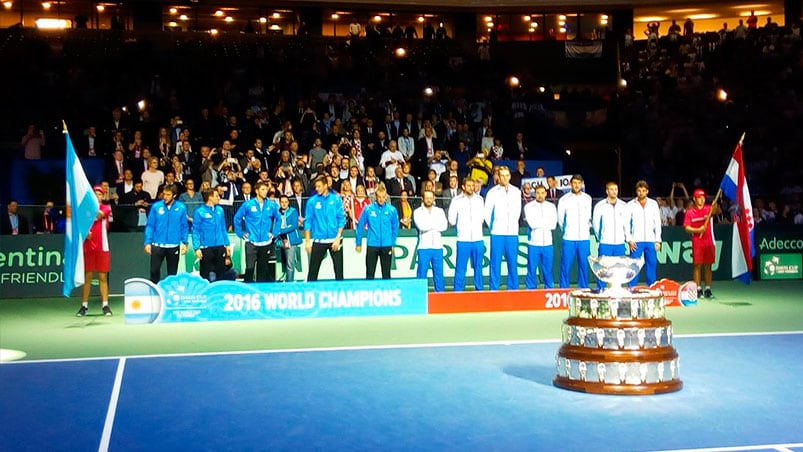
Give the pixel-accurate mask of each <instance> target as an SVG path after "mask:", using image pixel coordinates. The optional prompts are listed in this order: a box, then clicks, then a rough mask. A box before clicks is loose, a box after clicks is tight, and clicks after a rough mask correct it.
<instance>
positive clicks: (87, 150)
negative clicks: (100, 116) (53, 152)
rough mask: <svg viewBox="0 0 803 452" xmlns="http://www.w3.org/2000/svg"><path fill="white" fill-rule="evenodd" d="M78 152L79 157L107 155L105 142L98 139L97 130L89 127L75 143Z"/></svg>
mask: <svg viewBox="0 0 803 452" xmlns="http://www.w3.org/2000/svg"><path fill="white" fill-rule="evenodd" d="M74 143H75V145H76V148H77V150H78V155H80V156H81V157H103V156H104V155H106V149H105V147H106V146H104V144H105V143H103V140H101V139H100V138H98V132H97V128H96V127H95V126H89V127H88V128H87V129H86V132H84V134H83V135H82V136H81V137H80V138H78V139H77V140H75V141H74Z"/></svg>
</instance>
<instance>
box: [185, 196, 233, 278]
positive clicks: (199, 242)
mask: <svg viewBox="0 0 803 452" xmlns="http://www.w3.org/2000/svg"><path fill="white" fill-rule="evenodd" d="M202 195H203V198H204V205H202V206H200V207H198V208H197V209H195V212H193V213H192V247H193V248H194V249H195V257H196V258H198V259H200V260H201V277H202V278H205V279H208V280H209V281H210V282H214V281H215V280H216V279H218V277H219V275H223V274H224V272H226V271H227V268H226V256H231V244H230V242H229V235H228V234H227V233H226V214H225V213H224V212H223V208H222V207H220V206H219V205H218V203H219V202H220V193H218V191H217V190H215V189H213V188H210V189H207V190H204V192H203V194H202ZM212 272H214V276H213V275H212Z"/></svg>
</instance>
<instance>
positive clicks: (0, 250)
mask: <svg viewBox="0 0 803 452" xmlns="http://www.w3.org/2000/svg"><path fill="white" fill-rule="evenodd" d="M731 228H732V226H731V225H717V226H715V234H716V237H717V256H716V262H715V263H714V265H713V270H714V279H716V280H728V279H730V278H731V274H730V272H731V270H730V265H721V263H723V262H724V263H727V262H730V249H731V246H730V240H731V236H732V234H731ZM109 237H110V247H111V257H112V270H111V272H110V273H109V290H110V291H111V293H112V294H119V293H123V285H124V282H125V280H127V279H130V278H136V277H140V278H147V277H148V268H149V256H148V255H146V254H145V253H144V251H143V247H142V234H141V233H112V234H110V236H109ZM230 237H231V239H232V244H233V245H234V248H235V254H234V259H233V261H234V263H235V266H236V267H237V268H238V269H240V270H241V269H242V268H243V267H244V266H243V259H244V255H243V253H242V244H241V243H240V242H239V240H238V239H237V237H235V236H234V235H230ZM554 239H555V264H554V269H553V270H554V274H555V275H557V274H558V271H559V268H560V236H559V233H557V232H556V233H555V236H554ZM663 240H664V242H663V245H662V247H661V250H660V251H659V252H658V277H659V278H668V279H672V280H675V281H687V280H689V279H691V271H692V268H691V241H690V240H689V235H688V234H686V233H685V232H684V231H683V228H681V227H667V228H664V232H663ZM417 241H418V239H417V237H416V235H415V231H414V230H406V231H404V230H403V231H401V233H400V237H399V240H398V242H397V246H396V247H395V248H394V250H393V254H394V261H393V270H392V275H393V278H394V279H398V278H414V277H415V269H416V266H417V263H418V262H417V259H416V244H417ZM63 246H64V236H62V235H58V234H56V235H50V234H43V235H27V236H21V235H20V236H2V238H0V298H10V297H15V298H30V297H57V296H59V295H60V294H61V285H62V253H63ZM756 248H757V251H758V253H759V254H773V255H774V254H789V253H792V254H794V253H797V254H803V228H801V227H799V226H796V227H791V226H789V227H774V226H763V225H760V226H759V227H758V229H757V233H756ZM343 250H344V273H345V277H346V279H355V280H364V278H365V251H363V252H362V253H357V252H356V251H355V249H354V236H353V233H352V232H350V231H347V232H346V233H345V239H344V241H343ZM455 252H456V237H455V235H454V231H453V230H452V229H450V230H449V231H447V233H446V234H444V274H445V276H446V281H447V283H448V282H450V281H451V279H452V276H453V275H454V266H455ZM592 254H596V246H595V245H594V244H592ZM299 255H300V257H301V258H300V259H297V268H296V275H295V279H296V280H297V281H303V280H305V279H306V272H307V265H308V258H307V257H306V253H305V252H304V251H303V249H299ZM489 256H490V237H486V243H485V257H484V259H483V270H482V271H483V274H485V275H486V276H487V275H488V263H489V260H490V258H489ZM517 265H518V274H519V276H520V279H522V280H523V278H524V275H525V274H526V266H527V245H526V232H525V231H524V230H522V232H521V236H520V237H519V249H518V259H517ZM759 265H760V268H762V269H763V268H764V267H763V265H764V264H763V263H760V262H759V263H757V265H756V266H757V267H758V266H759ZM196 270H197V263H196V262H195V258H194V256H193V254H192V250H190V251H188V252H187V254H186V255H185V256H184V257H183V258H182V259H181V261H180V263H179V272H180V273H183V272H187V273H191V272H193V271H196ZM471 272H472V270H471V269H470V268H469V274H471ZM502 272H503V274H505V272H506V266H504V265H503V266H502ZM760 273H761V275H760V276H761V277H764V276H765V275H764V274H763V270H761V271H760ZM277 277H278V278H279V279H281V278H282V273H281V268H280V266H279V265H277ZM331 278H333V271H332V264H331V261H330V260H329V258H326V259H324V261H323V264H322V266H321V272H320V279H322V280H325V279H331ZM572 280H573V281H574V280H575V275H574V274H572ZM486 281H487V279H486ZM642 281H643V278H642ZM77 293H78V291H77V290H76V291H75V292H73V294H77ZM93 293H97V291H96V289H95V290H94V291H93Z"/></svg>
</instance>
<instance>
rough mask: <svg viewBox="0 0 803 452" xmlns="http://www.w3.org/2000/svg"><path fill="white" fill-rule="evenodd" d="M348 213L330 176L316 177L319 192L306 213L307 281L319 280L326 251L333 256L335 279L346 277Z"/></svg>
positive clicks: (309, 204) (310, 201)
mask: <svg viewBox="0 0 803 452" xmlns="http://www.w3.org/2000/svg"><path fill="white" fill-rule="evenodd" d="M345 226H346V213H345V211H344V210H343V201H342V200H341V199H340V197H338V196H337V194H335V193H333V192H331V191H330V190H329V185H328V184H327V183H326V177H324V176H319V177H317V178H315V194H314V195H313V196H312V197H311V198H310V199H309V201H307V207H306V211H305V212H304V248H305V249H306V250H307V253H309V255H310V256H309V272H308V273H307V281H317V280H318V271H319V270H320V269H321V262H323V258H324V257H326V251H327V250H329V255H330V256H331V257H332V266H333V267H334V270H335V279H336V280H342V279H343V250H342V248H341V245H342V241H343V228H344V227H345Z"/></svg>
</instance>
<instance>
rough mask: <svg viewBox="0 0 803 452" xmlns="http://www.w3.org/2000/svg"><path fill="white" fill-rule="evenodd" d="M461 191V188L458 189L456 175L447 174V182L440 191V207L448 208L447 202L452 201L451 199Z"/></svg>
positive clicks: (458, 182)
mask: <svg viewBox="0 0 803 452" xmlns="http://www.w3.org/2000/svg"><path fill="white" fill-rule="evenodd" d="M443 174H446V173H443ZM461 193H463V190H461V189H460V179H458V177H457V176H449V182H448V183H447V185H445V186H444V187H443V193H441V198H442V204H443V206H442V207H443V208H444V209H449V204H451V203H452V199H454V198H456V197H457V195H460V194H461Z"/></svg>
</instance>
